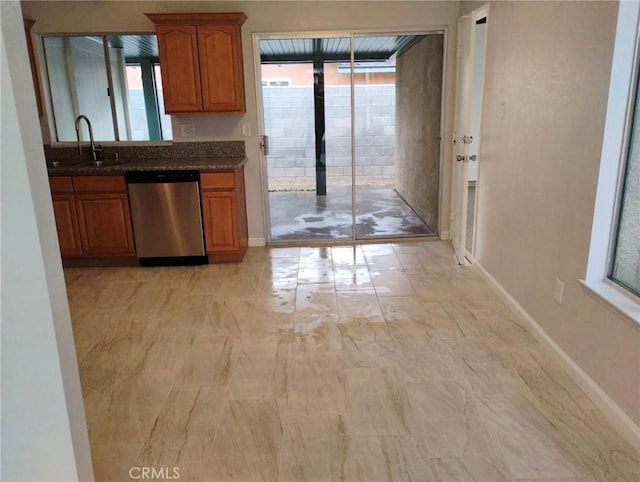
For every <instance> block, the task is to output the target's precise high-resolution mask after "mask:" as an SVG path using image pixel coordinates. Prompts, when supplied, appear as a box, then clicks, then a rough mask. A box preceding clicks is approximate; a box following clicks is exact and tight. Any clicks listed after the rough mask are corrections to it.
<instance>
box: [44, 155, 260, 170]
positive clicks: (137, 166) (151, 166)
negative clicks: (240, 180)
mask: <svg viewBox="0 0 640 482" xmlns="http://www.w3.org/2000/svg"><path fill="white" fill-rule="evenodd" d="M246 162H247V158H246V156H242V157H241V156H238V157H203V158H184V159H179V158H176V159H160V160H155V159H135V160H131V161H127V159H121V160H119V161H113V160H111V161H104V163H103V164H102V165H100V166H96V165H95V164H93V163H91V162H82V163H77V162H74V161H64V160H61V161H59V165H58V166H55V167H54V165H53V164H52V163H50V162H47V171H48V173H49V174H102V173H125V172H127V171H175V170H183V169H191V170H197V171H223V170H229V169H236V168H238V167H241V166H243V165H244V164H245V163H246Z"/></svg>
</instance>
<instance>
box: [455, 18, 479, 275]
mask: <svg viewBox="0 0 640 482" xmlns="http://www.w3.org/2000/svg"><path fill="white" fill-rule="evenodd" d="M474 26H475V24H474V22H473V18H472V17H471V16H465V17H460V19H459V20H458V48H457V57H458V75H457V81H456V117H455V131H454V138H453V175H452V181H451V182H452V186H451V197H452V198H451V234H452V243H453V249H454V251H455V253H456V257H457V258H458V263H460V264H465V263H466V260H465V241H466V229H467V226H466V224H467V223H466V221H467V197H468V178H469V156H470V146H471V143H472V142H473V137H472V136H471V86H472V85H473V84H472V81H473V79H472V77H473V69H472V65H473V62H472V61H473V54H472V52H473V45H472V44H473V37H474V36H473V29H474Z"/></svg>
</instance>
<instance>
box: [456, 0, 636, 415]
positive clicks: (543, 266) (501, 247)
mask: <svg viewBox="0 0 640 482" xmlns="http://www.w3.org/2000/svg"><path fill="white" fill-rule="evenodd" d="M474 6H475V5H474ZM470 8H471V6H470V5H466V4H463V5H462V6H461V11H462V12H465V11H469V10H470ZM617 8H618V5H617V3H615V2H492V3H491V7H490V14H489V24H488V44H487V64H486V78H485V79H486V80H485V82H486V83H485V98H484V113H483V120H482V131H483V140H482V147H481V161H480V174H479V175H480V186H479V192H478V196H479V197H478V217H477V223H478V227H477V238H476V243H477V244H476V258H477V260H478V261H479V262H480V264H481V265H482V266H483V267H484V268H485V269H486V270H487V271H488V272H489V274H490V275H491V276H492V277H493V278H494V279H495V280H497V282H498V283H499V284H500V285H501V286H502V287H503V288H504V289H505V290H506V291H507V292H508V293H509V295H511V297H513V298H514V299H515V301H516V302H517V303H518V304H519V305H521V307H522V308H524V310H526V312H527V313H528V314H529V315H531V317H533V319H534V320H535V321H536V322H537V323H538V324H539V325H540V326H541V327H542V328H543V329H544V330H545V331H546V333H547V334H548V335H549V336H550V337H551V338H552V339H553V341H554V342H555V343H556V344H557V345H559V346H560V348H561V349H562V350H563V351H564V352H565V353H566V354H567V355H569V357H571V359H572V360H573V361H574V362H575V363H576V364H577V365H578V366H579V367H580V369H582V370H583V371H584V372H585V373H586V374H587V375H588V376H589V377H590V378H591V379H592V380H593V381H595V383H596V384H597V385H598V386H599V387H600V388H601V389H602V390H604V392H605V393H606V394H607V395H608V396H609V397H610V398H611V399H612V400H613V401H614V402H615V403H616V404H617V405H618V406H619V407H620V408H621V409H622V410H623V411H624V413H626V415H627V416H628V417H629V419H631V421H633V423H635V424H636V425H640V327H639V326H637V325H634V324H632V323H631V322H630V321H628V320H626V319H624V318H621V317H619V316H618V315H617V314H616V313H615V312H613V311H611V310H610V309H609V308H606V307H605V306H604V305H602V304H600V303H599V302H598V301H596V300H595V299H594V298H592V297H591V296H590V295H589V294H587V292H586V291H585V290H584V288H582V287H581V286H580V284H579V282H578V280H579V279H584V277H585V273H586V270H587V259H588V250H589V243H590V238H591V227H592V219H593V212H594V211H593V210H594V200H595V193H596V183H597V179H598V171H599V166H600V155H601V149H602V139H603V129H604V121H605V113H606V107H607V105H606V104H607V97H608V88H609V77H610V75H611V62H612V54H613V44H614V36H615V27H616V18H617V17H616V16H617ZM502 103H504V104H505V114H506V115H505V118H504V119H501V116H500V114H501V104H502ZM556 278H559V279H561V280H563V281H564V283H565V291H564V302H563V303H562V305H559V304H557V303H556V302H555V301H554V283H555V279H556Z"/></svg>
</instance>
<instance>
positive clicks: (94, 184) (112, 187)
mask: <svg viewBox="0 0 640 482" xmlns="http://www.w3.org/2000/svg"><path fill="white" fill-rule="evenodd" d="M73 190H74V191H75V192H126V191H127V182H126V181H125V178H124V175H113V176H73Z"/></svg>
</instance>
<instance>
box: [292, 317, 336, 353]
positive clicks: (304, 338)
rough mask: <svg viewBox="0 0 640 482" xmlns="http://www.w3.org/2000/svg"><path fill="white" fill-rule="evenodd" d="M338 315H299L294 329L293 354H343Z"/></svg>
mask: <svg viewBox="0 0 640 482" xmlns="http://www.w3.org/2000/svg"><path fill="white" fill-rule="evenodd" d="M338 321H339V319H338V315H332V314H320V315H315V314H311V315H298V316H296V319H295V326H294V329H293V354H294V355H304V354H313V353H317V352H327V351H329V352H342V336H341V334H340V328H339V327H338Z"/></svg>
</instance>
